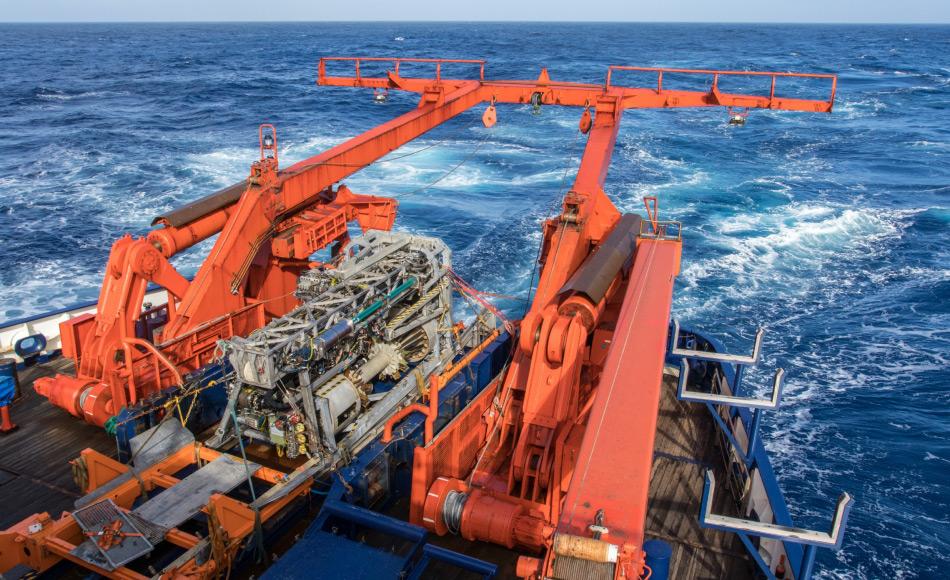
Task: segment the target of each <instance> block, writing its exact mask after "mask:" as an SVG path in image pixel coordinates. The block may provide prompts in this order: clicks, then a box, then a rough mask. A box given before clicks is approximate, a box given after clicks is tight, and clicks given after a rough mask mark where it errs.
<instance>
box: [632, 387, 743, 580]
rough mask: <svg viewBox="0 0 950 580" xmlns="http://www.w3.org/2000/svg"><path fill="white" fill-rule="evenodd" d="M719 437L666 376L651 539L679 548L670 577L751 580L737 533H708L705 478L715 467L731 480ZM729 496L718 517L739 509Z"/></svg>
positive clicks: (704, 413)
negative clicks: (703, 509)
mask: <svg viewBox="0 0 950 580" xmlns="http://www.w3.org/2000/svg"><path fill="white" fill-rule="evenodd" d="M716 446H717V433H716V431H715V428H714V424H713V421H712V418H711V417H710V416H709V411H708V410H707V409H706V407H705V406H704V405H698V404H694V403H683V402H681V401H679V400H677V399H676V379H675V378H674V377H672V376H670V375H664V380H663V393H662V396H661V398H660V411H659V422H658V424H657V431H656V441H655V445H654V459H653V470H652V473H651V479H650V506H649V510H648V512H647V527H646V530H647V537H648V538H656V539H660V540H664V541H666V542H668V543H669V544H670V545H671V546H672V548H673V556H672V558H671V560H670V578H677V579H684V580H691V579H714V578H718V579H727V578H728V579H732V578H751V577H752V570H751V568H750V564H749V558H748V555H747V554H746V553H745V549H744V548H743V546H742V544H741V542H740V540H739V539H738V538H737V537H736V536H734V535H733V534H727V533H723V532H718V531H715V530H707V529H702V528H700V526H699V519H698V518H699V506H700V501H701V498H702V493H703V480H704V479H703V475H704V471H705V469H706V468H707V467H712V468H714V469H715V472H716V475H717V477H720V478H721V479H720V481H725V474H724V472H723V467H722V465H721V463H722V460H721V457H720V456H719V451H718V449H717V447H716ZM723 491H724V490H723ZM729 503H730V499H729V494H728V493H720V494H717V498H716V504H717V505H715V506H714V508H715V510H716V511H717V512H718V513H731V512H734V511H735V507H734V506H730V505H728V504H729Z"/></svg>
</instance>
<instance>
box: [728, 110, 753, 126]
mask: <svg viewBox="0 0 950 580" xmlns="http://www.w3.org/2000/svg"><path fill="white" fill-rule="evenodd" d="M728 114H729V124H730V125H737V126H742V125H745V121H746V118H748V116H749V110H748V109H738V108H733V107H729V109H728Z"/></svg>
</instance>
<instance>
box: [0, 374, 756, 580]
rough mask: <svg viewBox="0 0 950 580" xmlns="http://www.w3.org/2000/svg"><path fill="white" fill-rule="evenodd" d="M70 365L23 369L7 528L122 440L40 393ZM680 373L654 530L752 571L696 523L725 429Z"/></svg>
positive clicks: (5, 440) (4, 499) (726, 571)
mask: <svg viewBox="0 0 950 580" xmlns="http://www.w3.org/2000/svg"><path fill="white" fill-rule="evenodd" d="M71 366H72V363H71V361H69V360H68V359H64V358H57V359H54V360H52V361H50V362H48V363H45V364H43V365H37V366H34V367H30V368H29V369H27V370H25V371H21V372H20V382H21V385H22V398H21V399H20V400H19V401H17V402H16V403H15V404H14V405H13V407H12V413H11V414H12V417H13V420H14V422H15V423H16V424H17V425H18V426H19V428H18V429H17V430H16V431H14V432H12V433H9V434H6V435H0V449H2V451H3V453H2V454H0V505H3V506H4V509H3V510H0V529H5V528H7V527H9V526H11V525H13V524H16V523H17V522H20V521H22V520H23V519H24V518H26V517H28V516H30V515H32V514H34V513H37V512H48V513H49V514H50V515H51V516H53V517H58V516H59V515H60V513H61V512H62V511H64V510H65V511H71V510H72V505H73V502H74V501H75V500H76V499H77V498H78V497H79V496H80V492H79V490H78V488H77V487H76V484H75V483H73V481H72V472H71V468H70V465H69V461H70V460H71V459H74V458H75V457H77V456H78V455H79V452H80V451H81V450H83V449H85V448H87V447H91V448H93V449H95V450H97V451H100V452H102V453H105V454H107V455H110V456H114V455H115V442H114V440H113V439H112V438H111V437H110V436H109V435H107V434H106V433H105V431H104V430H102V429H101V428H99V427H95V426H92V425H89V424H86V423H83V422H82V421H79V420H77V419H76V418H75V417H72V416H71V415H69V414H67V413H65V412H64V411H63V410H61V409H59V408H57V407H54V406H53V405H51V404H49V403H48V402H47V401H46V399H44V398H43V397H41V396H39V395H37V394H36V393H35V392H34V391H33V387H32V383H33V381H34V380H36V379H37V378H39V377H43V376H51V375H53V374H55V373H58V372H68V371H69V370H71ZM675 381H676V379H675V378H674V377H673V376H671V375H665V376H664V388H663V396H662V398H661V402H660V412H659V422H658V426H657V433H656V443H655V455H654V460H653V472H652V475H651V487H650V506H649V511H648V514H647V528H646V529H647V537H648V538H656V539H661V540H664V541H666V542H668V543H669V544H670V545H671V546H672V547H673V556H672V559H671V562H670V576H669V577H670V578H676V579H678V580H679V579H683V580H693V579H697V580H698V579H704V580H705V579H726V578H729V579H733V578H737V579H741V578H752V569H751V566H750V561H749V557H748V555H747V554H746V552H745V550H744V548H743V546H742V544H741V542H740V541H739V539H738V538H737V537H736V536H734V535H732V534H726V533H723V532H718V531H714V530H704V529H702V528H700V527H699V523H698V520H697V515H698V513H699V505H700V499H701V497H702V491H703V471H704V469H706V468H712V469H714V470H715V472H716V475H717V479H718V480H719V481H727V478H726V474H725V469H724V466H723V461H722V454H721V451H720V450H719V447H718V443H717V442H718V437H717V435H716V431H715V427H714V424H713V421H712V418H711V417H710V415H709V412H708V410H707V409H706V407H705V406H704V405H697V404H689V403H683V402H680V401H678V400H677V399H676V382H675ZM717 496H718V497H717V498H716V505H715V506H714V510H715V511H716V512H717V513H727V514H728V513H735V506H734V505H730V504H731V503H732V502H731V500H730V494H729V493H726V492H725V490H723V492H722V493H719V494H717ZM432 540H433V541H434V542H435V543H437V544H440V545H443V546H445V547H447V548H450V549H454V550H458V551H462V552H465V553H467V554H469V555H471V556H474V557H476V558H482V559H485V560H488V561H493V562H495V563H497V564H498V565H499V572H500V574H499V577H501V578H509V577H514V566H515V562H516V559H517V554H515V553H513V552H509V551H507V550H505V549H503V548H500V547H497V546H492V545H488V544H475V545H472V544H468V543H467V542H464V541H461V540H460V539H459V538H456V537H444V538H432Z"/></svg>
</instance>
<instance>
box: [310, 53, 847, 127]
mask: <svg viewBox="0 0 950 580" xmlns="http://www.w3.org/2000/svg"><path fill="white" fill-rule="evenodd" d="M329 62H352V63H353V66H354V74H353V76H332V75H329V74H327V63H329ZM363 62H390V63H392V69H391V70H390V71H388V72H387V74H386V76H384V77H379V76H376V77H374V76H364V75H363V74H362V71H361V67H360V64H361V63H363ZM407 62H411V63H431V64H434V65H435V73H436V76H435V78H408V77H403V76H400V64H402V63H407ZM445 64H469V65H472V64H478V65H479V75H478V79H447V78H443V76H442V67H443V65H445ZM617 71H632V72H641V73H656V75H657V80H656V84H655V86H650V87H640V86H622V85H618V84H614V83H613V82H612V81H613V80H614V73H615V72H617ZM318 73H319V74H318V81H317V82H318V84H320V85H328V86H341V87H367V88H375V89H394V90H404V91H411V92H417V93H423V92H424V91H425V90H426V88H427V87H431V86H433V85H434V84H438V85H441V86H444V87H459V86H462V85H463V84H465V83H473V82H476V83H478V84H479V85H480V87H481V89H482V100H484V101H490V100H492V99H494V100H495V101H496V102H499V103H517V104H523V103H528V102H531V98H532V96H533V95H534V94H535V93H540V98H541V104H544V105H562V106H564V105H567V106H579V107H586V106H591V107H593V106H594V104H595V103H596V102H597V100H598V99H599V98H602V97H605V96H612V97H618V98H619V99H620V106H621V107H622V108H624V109H651V108H683V107H717V106H718V107H742V108H759V109H779V110H785V111H806V112H818V113H828V112H831V109H832V107H833V106H834V100H835V92H836V90H837V76H835V75H832V74H813V73H790V72H763V71H730V70H705V69H676V68H648V67H633V66H616V65H615V66H611V67H609V68H608V69H607V76H606V79H605V81H604V83H603V84H588V83H563V82H554V81H552V80H551V79H550V78H549V77H548V74H547V71H546V70H543V71H542V72H541V75H540V76H539V78H538V79H536V80H500V81H493V80H486V79H485V62H484V61H476V60H447V59H399V58H365V57H324V58H321V59H320V62H319V64H318ZM664 74H666V75H671V74H673V75H677V78H679V77H681V76H683V75H692V76H702V77H709V81H710V89H709V90H708V91H688V90H671V89H669V88H668V87H664V85H663V79H664ZM722 77H768V78H770V79H771V87H770V90H769V94H768V95H749V94H734V93H723V92H721V91H720V90H719V80H720V79H721V78H722ZM782 78H799V79H818V80H827V81H830V90H829V94H828V98H827V99H804V98H797V97H794V96H783V95H780V94H778V93H777V92H776V91H777V80H778V79H782Z"/></svg>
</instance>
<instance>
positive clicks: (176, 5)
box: [0, 0, 950, 23]
mask: <svg viewBox="0 0 950 580" xmlns="http://www.w3.org/2000/svg"><path fill="white" fill-rule="evenodd" d="M0 6H2V7H3V9H2V11H0V21H6V22H46V21H55V22H103V21H133V22H143V21H145V22H148V21H160V22H168V21H235V20H237V21H247V20H277V21H284V20H316V21H320V20H555V21H558V20H560V21H581V20H595V21H643V22H650V21H663V22H668V21H687V22H883V23H886V22H921V23H928V22H933V23H946V22H950V0H780V1H778V2H750V1H749V0H652V1H649V2H648V1H644V0H598V1H596V2H584V1H582V0H454V1H452V0H389V1H383V0H364V1H363V2H359V1H355V0H0Z"/></svg>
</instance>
